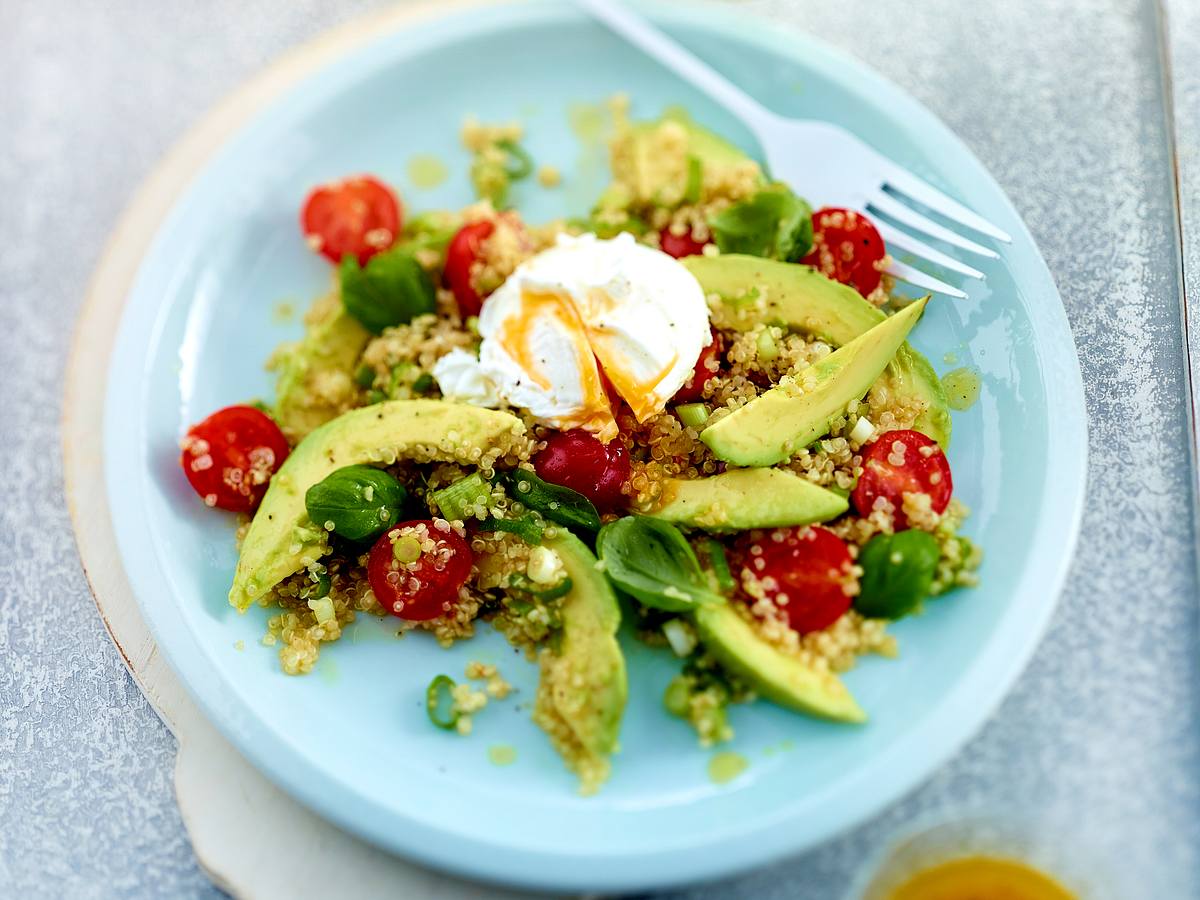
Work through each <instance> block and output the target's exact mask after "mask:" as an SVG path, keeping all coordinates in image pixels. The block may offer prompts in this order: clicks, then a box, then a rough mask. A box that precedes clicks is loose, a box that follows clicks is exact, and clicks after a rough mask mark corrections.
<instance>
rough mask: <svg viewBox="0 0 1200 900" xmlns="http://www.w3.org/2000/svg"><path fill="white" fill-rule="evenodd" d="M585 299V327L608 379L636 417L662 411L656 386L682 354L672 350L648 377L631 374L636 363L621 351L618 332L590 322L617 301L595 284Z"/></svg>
mask: <svg viewBox="0 0 1200 900" xmlns="http://www.w3.org/2000/svg"><path fill="white" fill-rule="evenodd" d="M585 302H586V308H585V309H584V328H585V330H586V332H587V338H588V342H589V343H590V344H591V347H592V352H593V353H594V354H595V355H596V359H598V360H599V361H600V365H601V366H603V367H604V374H605V375H607V376H608V380H609V381H611V382H612V386H613V387H614V388H616V391H617V393H618V394H620V395H621V397H622V398H623V399H624V400H625V402H626V403H628V404H629V408H630V409H631V410H632V411H633V414H634V416H636V417H637V420H638V421H639V422H645V421H646V420H647V419H648V418H650V417H651V416H653V415H654V414H656V413H657V412H659V410H660V407H661V406H662V404H661V403H660V402H659V398H658V397H656V396H655V394H654V389H655V388H656V387H658V384H659V382H660V381H662V380H663V379H664V378H665V377H666V376H667V373H668V372H670V371H671V369H672V368H673V367H674V366H675V363H676V361H677V360H678V359H679V355H678V354H673V355H672V356H671V359H670V360H669V361H668V362H667V364H666V365H665V366H663V367H662V368H661V369H659V370H658V371H657V372H655V373H654V374H653V375H651V376H650V377H649V378H637V377H636V376H634V375H633V374H632V372H633V369H634V366H633V365H632V364H631V363H630V361H629V358H628V357H627V356H626V355H625V354H624V353H623V352H622V351H621V349H620V347H619V346H618V342H617V339H616V338H615V336H613V335H611V334H609V333H608V332H606V331H605V330H604V328H603V327H601V326H599V325H591V324H588V323H591V322H596V321H598V320H599V319H600V318H601V317H602V316H603V315H604V314H605V313H607V312H611V311H612V310H613V309H614V308H615V307H616V305H617V302H616V301H615V300H614V299H613V298H612V296H611V295H610V294H608V293H607V292H606V291H602V290H599V289H596V288H593V289H592V290H590V291H588V293H587V297H586V301H585Z"/></svg>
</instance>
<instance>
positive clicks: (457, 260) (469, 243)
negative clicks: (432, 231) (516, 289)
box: [444, 222, 496, 319]
mask: <svg viewBox="0 0 1200 900" xmlns="http://www.w3.org/2000/svg"><path fill="white" fill-rule="evenodd" d="M495 229H496V226H495V224H494V223H493V222H472V223H471V224H470V225H464V226H463V227H462V228H460V229H459V230H458V232H457V233H456V234H455V235H454V237H452V238H450V243H449V244H448V245H447V247H446V268H445V270H444V271H445V276H446V285H447V286H448V287H449V288H450V290H451V292H452V293H453V294H454V299H455V301H456V302H457V303H458V312H459V315H461V316H462V317H463V318H464V319H465V318H467V317H468V316H477V315H479V310H480V309H482V308H483V298H482V297H480V296H479V292H478V291H477V290H475V285H473V284H472V283H471V266H473V265H474V264H475V260H477V259H478V258H479V252H480V251H479V245H480V244H482V243H483V242H484V241H485V240H487V239H488V238H489V237H491V235H492V232H493V231H495Z"/></svg>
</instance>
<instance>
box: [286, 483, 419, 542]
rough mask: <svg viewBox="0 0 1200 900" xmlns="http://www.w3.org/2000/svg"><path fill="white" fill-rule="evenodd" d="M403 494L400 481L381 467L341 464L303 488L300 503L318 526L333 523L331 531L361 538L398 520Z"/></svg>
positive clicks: (369, 536)
mask: <svg viewBox="0 0 1200 900" xmlns="http://www.w3.org/2000/svg"><path fill="white" fill-rule="evenodd" d="M407 494H408V491H406V490H405V489H404V485H402V484H400V482H398V481H397V480H396V479H395V478H393V477H392V476H391V475H389V474H388V473H387V472H385V471H383V470H382V469H373V468H371V467H370V466H343V467H342V468H340V469H337V470H336V471H333V472H330V473H329V474H328V475H327V476H325V478H324V479H323V480H322V481H319V482H317V483H316V484H314V485H313V486H312V487H310V488H309V489H308V490H307V491H306V492H305V494H304V506H305V508H306V509H307V510H308V517H309V518H310V519H311V520H312V523H313V524H314V525H315V526H317V527H318V528H324V527H325V526H326V524H327V523H333V532H334V534H337V535H339V536H341V537H344V538H346V539H348V540H351V541H362V540H366V539H368V538H373V537H376V536H378V535H380V534H382V533H383V532H384V531H386V530H387V529H389V528H391V527H392V526H393V525H395V524H396V522H397V521H399V518H400V507H401V506H402V505H403V504H404V498H405V497H406V496H407Z"/></svg>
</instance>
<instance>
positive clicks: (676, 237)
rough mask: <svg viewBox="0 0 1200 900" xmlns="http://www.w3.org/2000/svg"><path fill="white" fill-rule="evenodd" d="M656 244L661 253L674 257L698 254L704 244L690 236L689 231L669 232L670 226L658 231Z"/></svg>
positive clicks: (679, 257)
mask: <svg viewBox="0 0 1200 900" xmlns="http://www.w3.org/2000/svg"><path fill="white" fill-rule="evenodd" d="M658 246H659V247H661V248H662V252H663V253H665V254H667V255H668V256H673V257H675V258H676V259H681V258H682V257H684V256H699V255H700V254H701V253H703V252H704V245H703V244H702V243H700V242H699V241H698V240H696V239H695V238H694V237H692V233H691V232H690V231H689V232H687V233H686V234H671V229H670V228H664V229H663V230H662V231H660V232H659V233H658Z"/></svg>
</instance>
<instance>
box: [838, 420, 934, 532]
mask: <svg viewBox="0 0 1200 900" xmlns="http://www.w3.org/2000/svg"><path fill="white" fill-rule="evenodd" d="M953 492H954V480H953V479H952V478H951V477H950V463H949V462H948V461H947V460H946V454H945V453H943V452H942V448H941V447H939V446H938V445H937V442H936V441H934V440H933V439H932V438H929V437H926V436H925V435H923V434H921V432H919V431H908V430H904V431H888V432H884V433H883V434H881V435H880V436H879V437H878V438H876V440H875V441H874V442H873V443H871V444H869V445H867V447H866V448H865V449H864V450H863V472H862V475H860V476H859V478H858V484H856V485H855V486H854V491H853V492H852V493H851V494H850V500H851V502H852V503H853V504H854V508H855V509H856V510H858V514H859V515H860V516H867V515H870V514H871V512H872V511H873V510H874V509H875V501H876V499H877V498H879V497H883V498H884V499H886V500H887V501H888V502H889V503H891V504H892V508H893V509H894V511H895V512H894V521H895V526H896V530H897V531H902V530H904V529H905V528H907V527H908V516H906V515H905V514H904V510H903V503H904V495H905V494H928V495H929V499H930V505H931V507H932V508H933V511H934V512H936V513H941V512H945V510H946V506H947V504H949V503H950V495H951V494H952V493H953Z"/></svg>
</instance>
